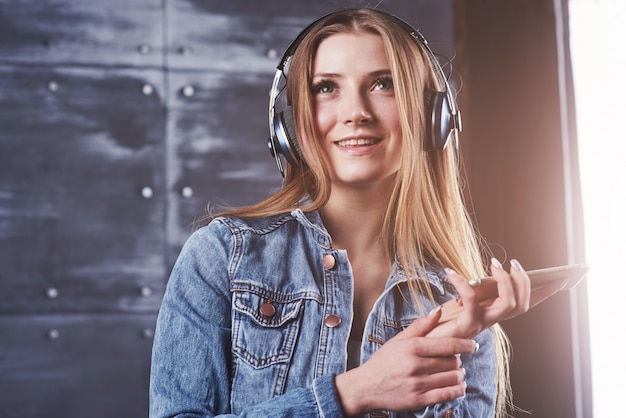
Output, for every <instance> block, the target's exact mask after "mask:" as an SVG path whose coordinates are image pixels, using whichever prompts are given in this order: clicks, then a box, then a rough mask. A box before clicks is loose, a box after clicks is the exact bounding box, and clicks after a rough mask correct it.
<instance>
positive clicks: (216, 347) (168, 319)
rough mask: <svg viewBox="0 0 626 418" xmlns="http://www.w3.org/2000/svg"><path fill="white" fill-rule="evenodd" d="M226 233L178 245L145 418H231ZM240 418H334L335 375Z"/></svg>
mask: <svg viewBox="0 0 626 418" xmlns="http://www.w3.org/2000/svg"><path fill="white" fill-rule="evenodd" d="M233 239H234V238H233V234H231V233H230V231H229V229H228V228H227V227H226V226H225V225H224V224H222V223H221V222H219V221H214V222H212V223H211V224H210V225H209V226H207V227H205V228H202V229H200V230H198V231H196V232H195V233H194V234H193V235H192V236H191V237H190V238H189V240H188V241H187V242H186V243H185V246H184V247H183V250H182V251H181V253H180V255H179V257H178V259H177V261H176V264H175V266H174V268H173V270H172V274H171V276H170V279H169V281H168V284H167V288H166V291H165V294H164V297H163V301H162V304H161V309H160V311H159V315H158V319H157V325H156V331H155V337H154V343H153V349H152V364H151V375H150V417H151V418H161V417H180V418H182V417H214V416H233V415H232V414H230V376H231V364H232V359H231V294H230V286H229V274H230V273H231V272H230V271H229V268H231V266H230V265H229V260H231V257H232V252H233V248H235V246H234V243H233ZM250 390H251V391H253V390H254V388H250ZM240 416H246V417H261V416H272V417H287V416H297V417H341V416H342V412H341V407H340V404H339V401H338V397H337V392H336V389H335V385H334V376H331V375H328V376H322V377H320V378H318V379H316V380H315V381H314V382H313V384H312V386H311V387H308V388H299V389H294V390H291V391H287V392H286V393H285V394H284V395H281V396H277V397H275V398H273V399H270V400H268V401H266V402H263V403H260V404H258V405H255V406H252V407H250V408H249V409H246V410H245V411H243V412H242V414H241V415H240Z"/></svg>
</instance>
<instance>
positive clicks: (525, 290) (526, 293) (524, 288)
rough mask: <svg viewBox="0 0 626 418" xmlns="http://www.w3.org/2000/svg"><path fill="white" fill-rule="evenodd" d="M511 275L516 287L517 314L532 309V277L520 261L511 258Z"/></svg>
mask: <svg viewBox="0 0 626 418" xmlns="http://www.w3.org/2000/svg"><path fill="white" fill-rule="evenodd" d="M511 277H512V279H513V284H514V288H515V299H516V310H515V312H514V313H515V314H516V315H519V314H522V313H524V312H526V311H528V309H530V299H531V294H532V290H531V286H530V278H529V277H528V274H526V271H525V270H524V268H523V267H522V265H521V264H520V263H519V261H517V260H515V259H513V260H511Z"/></svg>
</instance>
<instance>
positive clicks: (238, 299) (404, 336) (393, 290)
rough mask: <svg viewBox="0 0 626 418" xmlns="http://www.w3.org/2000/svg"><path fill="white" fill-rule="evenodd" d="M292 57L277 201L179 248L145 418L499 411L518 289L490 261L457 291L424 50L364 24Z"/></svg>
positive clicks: (464, 264) (328, 25)
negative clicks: (479, 289)
mask: <svg viewBox="0 0 626 418" xmlns="http://www.w3.org/2000/svg"><path fill="white" fill-rule="evenodd" d="M290 49H293V51H289V71H288V73H289V74H288V77H287V86H286V99H287V102H288V104H289V105H290V106H291V108H292V110H293V122H291V115H290V114H289V115H288V117H287V118H286V121H284V122H285V123H286V124H287V125H290V124H293V126H292V127H290V126H286V127H283V126H278V127H277V129H279V130H280V129H283V128H286V129H288V130H289V129H293V130H294V132H295V133H294V134H293V136H296V138H292V140H294V141H296V142H295V143H293V144H291V146H292V147H293V148H294V155H295V157H296V158H295V159H294V158H293V157H292V158H290V164H288V165H287V167H286V178H285V183H284V187H283V188H282V189H281V190H280V191H278V192H277V193H276V194H274V195H273V196H271V197H269V198H268V199H266V200H265V201H263V202H260V203H258V204H255V205H252V206H250V207H245V208H240V209H235V210H231V211H229V212H227V213H222V214H220V215H219V216H218V215H216V216H214V217H213V219H212V221H211V222H210V223H209V224H208V225H207V226H205V227H203V228H201V229H199V230H198V231H196V232H195V233H194V234H193V235H192V237H191V238H190V239H189V240H188V242H187V243H186V245H185V247H184V248H183V250H182V252H181V254H180V257H179V259H178V261H177V263H176V266H175V267H174V269H173V271H172V275H171V278H170V280H169V282H168V286H167V290H166V293H165V296H164V299H163V303H162V307H161V311H160V313H159V318H158V324H157V330H156V335H155V341H154V350H153V359H152V375H151V388H150V416H151V417H154V418H156V417H212V416H215V415H221V414H224V415H231V416H233V415H239V416H248V417H287V416H290V417H291V416H293V417H319V416H321V417H340V416H363V415H365V414H370V415H369V416H372V417H380V416H397V417H401V416H416V417H443V416H445V417H488V416H494V415H501V414H503V413H504V407H505V395H506V389H507V385H508V382H507V355H506V351H505V350H504V347H505V343H506V341H505V339H504V336H503V334H502V332H501V331H500V330H499V328H498V326H497V325H495V324H496V323H497V322H498V321H501V320H503V319H506V318H509V317H512V316H515V315H518V314H520V313H523V312H525V311H526V310H527V309H528V308H529V306H530V304H531V294H530V285H529V280H528V277H527V275H526V273H525V272H524V271H523V269H522V268H521V266H520V265H519V263H517V262H515V261H512V262H511V265H512V268H511V271H510V273H509V272H507V271H506V270H505V269H504V268H503V267H502V266H501V265H500V264H499V263H498V262H497V260H493V261H492V264H491V274H492V275H493V276H494V277H495V278H496V279H497V281H498V293H499V294H498V296H497V297H496V298H493V299H489V300H486V301H485V300H483V301H480V300H479V298H478V296H477V294H476V292H475V288H474V287H472V286H471V285H470V284H469V283H468V280H466V278H476V277H480V276H481V275H483V274H484V272H483V268H482V261H481V254H480V253H479V244H478V240H477V237H476V235H475V232H474V229H473V228H472V225H471V223H470V221H469V220H468V217H467V214H466V211H465V209H464V206H463V202H462V197H461V193H460V190H459V179H458V169H457V152H456V150H455V146H454V144H450V145H449V146H447V147H445V148H444V149H438V148H439V147H438V146H434V145H433V144H431V143H430V142H431V140H430V137H431V135H430V134H432V127H431V125H430V123H431V120H430V119H431V117H430V107H431V106H432V101H433V98H432V95H433V92H436V91H442V90H443V91H445V90H446V89H447V88H448V87H447V85H445V80H444V81H442V79H441V75H442V74H441V73H440V69H438V67H436V65H435V63H434V62H433V57H432V52H430V51H429V50H428V48H427V46H426V45H425V43H424V42H423V41H422V40H421V38H420V37H419V34H417V33H416V32H414V31H412V30H411V29H410V27H407V25H406V24H405V23H404V22H402V21H400V20H399V19H397V18H395V17H393V16H390V15H388V14H386V13H382V12H379V11H375V10H371V9H358V10H348V11H339V12H336V13H333V14H330V15H328V16H326V17H324V18H322V19H320V20H318V21H316V22H315V23H314V24H312V26H310V27H309V28H307V29H306V30H305V31H304V32H303V34H302V35H301V36H300V37H299V38H298V39H297V42H296V44H295V45H293V46H292V47H291V48H290ZM291 55H292V56H291ZM281 66H282V63H281ZM281 69H282V68H281ZM285 72H286V68H285ZM446 99H449V97H447V98H446ZM454 111H455V109H454V107H452V112H453V113H454ZM427 114H428V116H427ZM281 116H282V115H281ZM453 128H454V127H453ZM452 130H453V129H452ZM452 134H454V132H452ZM446 136H447V133H446ZM274 145H275V144H274ZM279 151H280V150H279ZM442 305H443V306H444V309H443V313H442V309H440V307H441V306H442ZM450 306H453V307H454V309H450V310H448V309H447V308H446V307H450ZM455 309H456V310H455ZM446 312H455V313H454V314H452V313H446Z"/></svg>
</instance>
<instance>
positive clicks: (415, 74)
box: [223, 9, 510, 417]
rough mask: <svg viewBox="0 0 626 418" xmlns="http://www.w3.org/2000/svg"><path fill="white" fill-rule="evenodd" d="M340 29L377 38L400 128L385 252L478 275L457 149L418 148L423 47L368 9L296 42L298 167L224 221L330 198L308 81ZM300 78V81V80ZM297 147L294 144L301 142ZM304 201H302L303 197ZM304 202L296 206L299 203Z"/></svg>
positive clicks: (414, 269)
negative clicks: (320, 53)
mask: <svg viewBox="0 0 626 418" xmlns="http://www.w3.org/2000/svg"><path fill="white" fill-rule="evenodd" d="M346 32H352V33H354V32H366V33H373V34H375V35H377V36H380V38H381V39H382V41H383V43H384V47H385V50H386V53H387V59H388V62H389V64H390V69H391V76H392V79H393V83H394V91H395V94H396V101H397V104H398V112H399V115H400V120H401V125H402V126H401V130H402V155H401V162H400V169H399V171H398V173H397V175H396V176H395V180H394V186H393V190H392V192H391V199H389V204H388V206H387V210H386V213H385V217H384V220H383V230H382V236H383V237H386V244H387V245H386V255H387V257H388V258H389V259H393V258H394V257H395V258H397V260H398V263H399V265H400V266H401V268H402V269H403V270H404V271H405V273H406V274H407V276H410V277H416V276H419V275H420V274H421V273H420V272H421V271H423V267H424V264H425V263H427V262H428V263H432V264H435V265H439V266H445V267H450V268H452V269H454V270H456V271H457V272H458V273H460V274H461V275H463V276H465V277H468V278H473V277H481V276H482V275H483V274H484V268H483V262H482V257H481V247H480V244H479V242H480V237H479V235H478V233H477V231H476V230H475V228H474V226H473V223H472V222H471V220H470V218H469V216H468V213H467V210H466V208H465V204H464V201H463V195H462V189H461V176H460V170H459V161H457V151H456V149H455V147H454V146H448V147H447V148H446V149H444V150H432V151H424V148H425V147H424V141H425V140H426V139H425V138H426V129H425V127H426V126H427V125H426V124H427V123H429V122H428V121H427V120H426V116H425V105H424V103H425V97H424V92H425V90H426V89H427V88H432V89H434V90H437V91H441V90H442V88H443V86H442V85H441V80H439V79H438V74H437V73H436V71H435V70H434V68H433V67H432V63H431V62H430V57H429V55H428V52H427V51H426V50H425V48H424V46H423V45H422V44H421V43H420V42H417V41H416V40H415V39H413V36H412V35H411V34H410V33H408V32H407V30H406V29H405V28H404V27H402V26H401V25H400V24H399V23H398V21H397V20H396V19H395V18H394V17H392V16H390V15H387V14H386V13H381V12H378V11H376V10H372V9H355V10H347V11H340V12H336V13H333V14H331V15H329V16H327V17H325V18H323V19H321V20H320V21H318V22H317V23H316V24H315V25H314V26H313V27H312V28H310V30H309V32H308V33H307V34H306V36H304V37H303V39H302V40H301V42H300V44H299V45H298V47H297V48H296V50H295V52H294V54H293V57H292V58H291V62H290V68H289V77H287V95H288V100H289V103H291V105H292V107H293V109H294V118H295V124H296V127H297V132H299V133H301V134H302V135H303V136H304V137H306V138H308V139H309V140H308V141H307V144H306V145H307V152H306V153H305V154H306V155H304V156H303V158H305V159H306V161H305V163H304V164H301V165H300V166H297V167H294V166H290V165H287V170H286V175H285V182H284V185H283V187H282V188H281V189H280V190H279V191H278V192H277V193H275V194H273V195H272V196H270V197H269V198H267V199H265V200H263V201H261V202H259V203H256V204H253V205H250V206H246V207H242V208H237V209H233V210H230V211H228V212H226V213H223V214H226V215H229V216H236V217H241V218H254V217H262V216H270V215H275V214H279V213H285V212H289V211H291V210H293V209H295V208H296V207H301V209H302V210H303V211H313V210H318V209H320V208H322V207H323V206H324V205H325V204H326V202H327V201H328V199H329V196H330V188H331V185H330V180H329V179H330V176H329V172H328V168H327V167H328V164H327V161H326V158H325V156H324V153H323V152H322V150H321V148H320V146H319V141H317V140H311V139H315V138H317V137H318V134H317V131H316V128H315V124H314V121H315V117H314V111H315V110H314V104H313V97H312V92H311V86H310V80H311V79H312V66H313V62H314V57H315V53H316V51H317V47H318V46H319V44H320V43H321V42H322V41H323V40H324V39H326V38H328V37H330V36H332V35H334V34H338V33H346ZM302 80H307V82H302ZM301 148H302V144H301ZM304 198H307V201H306V202H305V203H303V199H304ZM301 205H304V206H301ZM408 283H409V286H410V289H411V292H412V294H413V298H414V299H415V301H416V303H418V307H419V302H418V297H417V295H418V294H426V295H428V297H430V298H431V300H432V298H433V296H432V293H431V289H430V286H428V285H427V284H426V282H424V281H421V280H417V281H416V280H409V281H408ZM493 330H494V334H495V337H496V341H497V354H498V379H497V388H498V389H497V396H496V416H498V417H501V416H506V407H507V403H508V399H509V393H510V388H509V377H508V374H509V373H508V364H509V360H508V357H509V356H508V352H509V349H508V340H507V338H506V336H505V334H504V332H503V330H502V329H501V327H499V326H498V325H495V326H494V327H493Z"/></svg>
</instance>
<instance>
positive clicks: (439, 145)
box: [424, 88, 454, 150]
mask: <svg viewBox="0 0 626 418" xmlns="http://www.w3.org/2000/svg"><path fill="white" fill-rule="evenodd" d="M424 105H425V111H426V112H425V114H426V116H427V117H429V118H430V121H429V123H427V126H426V141H424V149H426V150H429V149H444V148H445V147H446V145H447V144H448V138H449V137H450V133H451V132H452V129H453V127H454V126H453V116H452V108H451V105H450V100H449V98H448V94H447V93H446V92H441V91H435V90H433V89H431V88H428V89H426V90H425V91H424Z"/></svg>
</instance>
